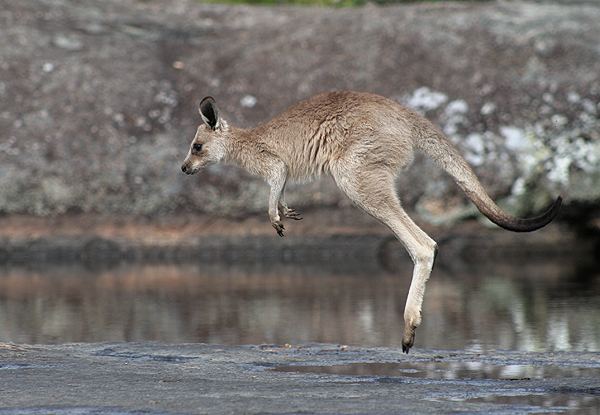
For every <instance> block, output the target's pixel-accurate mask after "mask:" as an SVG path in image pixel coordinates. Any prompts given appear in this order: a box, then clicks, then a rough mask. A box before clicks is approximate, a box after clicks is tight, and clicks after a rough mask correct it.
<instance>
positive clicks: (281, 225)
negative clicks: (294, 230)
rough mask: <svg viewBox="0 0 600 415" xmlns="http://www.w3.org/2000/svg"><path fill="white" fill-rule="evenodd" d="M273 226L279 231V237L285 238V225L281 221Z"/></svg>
mask: <svg viewBox="0 0 600 415" xmlns="http://www.w3.org/2000/svg"><path fill="white" fill-rule="evenodd" d="M272 225H273V227H274V228H275V230H276V231H277V235H279V236H283V231H284V229H285V228H284V227H283V223H281V221H277V222H273V223H272Z"/></svg>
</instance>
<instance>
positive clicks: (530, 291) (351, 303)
mask: <svg viewBox="0 0 600 415" xmlns="http://www.w3.org/2000/svg"><path fill="white" fill-rule="evenodd" d="M583 262H585V263H586V264H587V265H585V266H583V265H582V263H583ZM583 262H582V261H581V260H580V259H568V258H559V257H555V256H553V255H543V256H541V257H539V258H532V257H526V258H521V259H520V260H516V259H514V258H511V259H506V258H488V260H487V261H485V265H484V266H482V265H481V261H473V262H470V261H468V260H467V261H465V260H457V261H456V262H448V261H446V262H444V261H441V262H438V263H437V264H436V268H435V270H434V273H433V275H432V278H431V279H430V281H429V283H428V285H427V292H426V296H425V302H424V308H423V323H422V325H421V327H420V328H419V330H418V331H417V337H416V345H415V347H417V348H430V349H446V350H464V349H466V350H473V351H478V350H481V351H483V350H490V349H510V350H523V351H553V350H574V351H576V350H585V351H600V269H599V267H596V266H595V265H593V264H591V265H590V264H589V261H583ZM385 263H386V260H385V259H383V260H382V259H381V258H379V259H377V258H374V259H373V260H372V261H363V260H360V261H358V260H357V261H352V260H343V261H339V260H331V261H318V262H316V263H312V264H309V263H306V262H300V263H285V262H275V263H266V262H265V261H259V262H238V263H235V262H234V263H222V262H219V263H203V262H194V261H188V262H185V263H151V264H144V263H133V264H127V263H123V264H111V265H108V264H102V263H100V264H90V263H87V264H83V263H70V264H37V265H35V266H26V265H22V266H4V267H0V341H2V342H9V341H11V342H24V343H64V342H102V341H144V340H157V341H165V342H202V343H212V344H225V345H235V344H262V343H267V344H285V343H289V344H299V343H305V342H332V343H340V344H348V345H359V346H391V347H399V346H400V345H401V340H402V327H403V318H402V313H403V308H404V301H405V297H406V293H407V290H408V285H409V283H410V273H411V271H412V264H411V262H410V261H409V260H408V259H407V258H400V259H396V258H394V266H386V265H385Z"/></svg>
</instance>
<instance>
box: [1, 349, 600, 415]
mask: <svg viewBox="0 0 600 415" xmlns="http://www.w3.org/2000/svg"><path fill="white" fill-rule="evenodd" d="M277 368H279V369H278V370H273V369H277ZM0 370H1V371H2V376H1V377H0V414H2V415H13V414H19V415H37V414H46V413H53V414H60V415H66V414H97V413H103V414H119V415H125V414H137V413H140V412H142V413H150V414H183V413H185V414H204V413H211V414H242V413H244V414H264V413H278V414H285V413H323V414H324V413H327V414H338V413H340V414H341V413H343V414H351V413H356V414H365V413H381V414H392V413H393V414H397V413H407V414H408V413H410V414H421V413H432V412H435V413H457V412H468V413H471V414H478V413H540V412H552V413H562V412H570V411H575V412H581V413H594V412H595V411H596V410H597V408H598V404H599V401H600V398H599V394H600V389H599V385H600V383H599V382H600V376H599V373H600V362H599V360H598V355H597V354H596V353H583V352H579V353H575V352H573V353H553V354H538V353H522V352H489V353H469V352H447V351H433V350H420V351H416V352H415V353H412V354H411V355H409V356H406V355H404V354H403V353H402V352H401V350H399V349H393V348H371V349H365V348H359V347H348V346H343V345H336V344H307V345H298V346H291V345H285V346H270V345H262V346H244V347H226V346H225V347H224V346H207V345H198V344H196V345H194V344H185V345H173V344H163V343H150V342H148V343H101V344H93V343H92V344H68V345H60V346H29V345H15V344H7V343H2V344H0Z"/></svg>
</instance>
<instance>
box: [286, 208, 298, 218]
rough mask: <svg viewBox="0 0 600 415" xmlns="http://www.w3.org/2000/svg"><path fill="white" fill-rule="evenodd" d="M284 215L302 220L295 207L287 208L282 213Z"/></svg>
mask: <svg viewBox="0 0 600 415" xmlns="http://www.w3.org/2000/svg"><path fill="white" fill-rule="evenodd" d="M284 215H285V217H286V218H288V219H294V220H302V216H300V213H298V212H297V211H296V209H289V208H288V209H287V210H286V211H285V213H284Z"/></svg>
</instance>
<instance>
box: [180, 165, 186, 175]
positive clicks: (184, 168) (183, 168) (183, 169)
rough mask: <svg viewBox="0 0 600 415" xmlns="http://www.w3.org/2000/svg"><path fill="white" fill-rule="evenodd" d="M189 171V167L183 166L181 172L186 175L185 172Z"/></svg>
mask: <svg viewBox="0 0 600 415" xmlns="http://www.w3.org/2000/svg"><path fill="white" fill-rule="evenodd" d="M186 170H187V167H185V164H184V165H183V166H181V171H182V172H184V173H185V171H186Z"/></svg>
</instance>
